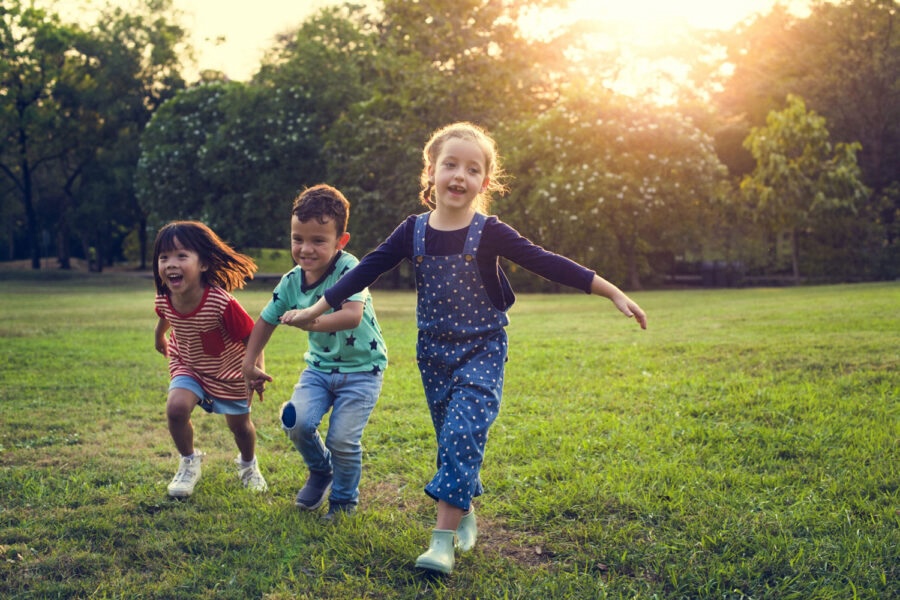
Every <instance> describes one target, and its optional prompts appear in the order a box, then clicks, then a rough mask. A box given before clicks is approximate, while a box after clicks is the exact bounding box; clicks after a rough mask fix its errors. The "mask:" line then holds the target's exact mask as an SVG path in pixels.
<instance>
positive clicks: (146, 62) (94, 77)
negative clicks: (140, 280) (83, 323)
mask: <svg viewBox="0 0 900 600" xmlns="http://www.w3.org/2000/svg"><path fill="white" fill-rule="evenodd" d="M170 6H171V0H154V1H153V2H150V3H148V4H146V6H145V8H144V9H142V10H138V11H137V12H130V13H126V12H124V11H122V10H121V9H110V10H109V11H107V12H104V13H102V14H101V16H100V19H99V21H98V23H97V25H96V26H95V27H94V28H92V29H88V30H85V29H81V28H79V27H77V26H66V25H63V24H62V23H61V22H60V20H59V18H58V17H57V16H56V15H51V14H48V13H46V12H45V11H42V10H38V9H35V8H22V6H21V4H20V3H19V2H18V1H15V2H13V4H12V7H11V8H9V9H3V10H0V16H2V17H3V21H2V30H0V36H2V43H0V54H3V59H4V60H2V61H0V65H2V66H0V74H2V79H0V81H2V86H3V89H5V90H6V92H7V93H5V94H0V135H2V136H4V138H5V141H6V142H7V143H5V144H4V145H3V148H2V151H0V170H2V172H3V173H5V174H6V176H7V177H8V178H9V179H11V180H12V181H14V182H15V184H16V187H17V188H18V189H19V191H20V197H21V200H22V204H23V207H24V210H25V214H26V220H27V223H28V238H29V240H30V243H29V245H30V247H31V256H32V266H34V267H35V268H39V266H40V263H39V260H38V258H37V257H38V256H39V255H40V245H41V244H40V242H39V240H40V238H41V237H42V236H41V235H39V234H40V233H42V232H40V231H39V230H40V229H43V230H45V231H46V230H52V231H54V232H55V233H56V235H57V240H58V241H57V251H58V258H59V261H60V265H61V266H62V267H64V268H67V267H68V266H69V245H70V240H71V238H73V237H74V238H76V239H80V240H81V242H82V246H83V247H84V251H85V254H87V248H88V247H95V248H96V249H97V250H98V252H99V253H100V258H101V259H102V258H103V256H104V255H105V254H108V252H109V246H110V244H111V240H114V239H116V237H117V236H118V237H119V238H121V237H122V236H124V233H121V232H120V231H119V230H120V229H124V230H125V231H127V229H129V228H131V227H132V226H133V224H134V221H136V220H139V219H140V218H141V216H140V215H139V214H137V211H136V204H135V202H134V199H133V198H134V194H133V192H132V181H131V171H132V170H133V168H134V164H135V162H136V160H137V152H136V148H137V144H138V138H139V136H140V133H141V131H142V129H143V126H144V125H145V124H146V122H147V121H148V120H149V117H150V114H151V112H152V111H153V110H154V109H155V108H156V107H157V106H158V105H159V104H160V103H161V102H162V101H163V100H164V99H165V98H166V97H167V96H168V95H169V94H170V92H171V90H172V89H173V88H177V87H178V86H180V85H183V80H181V78H180V76H179V75H178V73H177V67H178V57H177V54H176V52H175V49H176V46H177V45H178V44H179V43H180V40H181V38H182V37H183V35H184V32H183V31H182V30H181V29H180V28H179V27H177V26H175V25H172V24H171V23H170V22H169V21H168V20H167V18H166V11H167V10H169V8H170ZM88 173H90V174H91V180H90V181H86V177H85V176H86V174H88ZM101 182H102V183H101ZM38 202H40V203H38ZM73 226H74V228H75V230H76V231H72V228H73ZM101 264H102V261H101Z"/></svg>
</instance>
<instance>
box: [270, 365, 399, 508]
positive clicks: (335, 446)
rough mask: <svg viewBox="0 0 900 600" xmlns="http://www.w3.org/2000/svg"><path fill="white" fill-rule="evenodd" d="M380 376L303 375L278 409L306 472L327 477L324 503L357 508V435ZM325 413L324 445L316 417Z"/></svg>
mask: <svg viewBox="0 0 900 600" xmlns="http://www.w3.org/2000/svg"><path fill="white" fill-rule="evenodd" d="M382 381H383V374H382V373H378V374H376V375H373V374H372V373H368V372H366V373H322V372H321V371H316V370H315V369H309V368H307V369H306V370H304V371H303V373H302V374H301V375H300V381H299V382H298V383H297V385H296V386H294V393H293V395H292V396H291V399H290V400H288V401H287V402H285V403H284V406H282V407H281V427H282V428H283V429H284V431H285V433H287V436H288V437H289V438H290V439H291V441H292V442H293V443H294V447H295V448H297V451H298V452H300V454H301V455H302V456H303V460H304V462H306V466H307V467H309V470H310V471H319V472H322V473H333V476H334V480H333V482H332V484H331V497H330V500H331V501H332V502H335V503H342V504H357V503H358V502H359V479H360V476H361V475H362V444H361V443H360V440H361V439H362V434H363V429H365V427H366V423H367V422H368V421H369V415H370V414H372V409H374V408H375V403H376V402H377V401H378V395H379V394H380V393H381V384H382ZM329 409H330V410H331V417H330V418H329V422H328V434H327V436H326V438H325V443H324V444H323V443H322V438H321V436H319V429H318V428H319V424H320V423H321V422H322V417H324V416H325V413H327V412H328V411H329Z"/></svg>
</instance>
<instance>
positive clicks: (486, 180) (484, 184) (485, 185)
mask: <svg viewBox="0 0 900 600" xmlns="http://www.w3.org/2000/svg"><path fill="white" fill-rule="evenodd" d="M489 185H491V176H490V175H486V176H485V177H484V181H483V182H482V183H481V191H482V192H483V191H485V190H486V189H488V186H489Z"/></svg>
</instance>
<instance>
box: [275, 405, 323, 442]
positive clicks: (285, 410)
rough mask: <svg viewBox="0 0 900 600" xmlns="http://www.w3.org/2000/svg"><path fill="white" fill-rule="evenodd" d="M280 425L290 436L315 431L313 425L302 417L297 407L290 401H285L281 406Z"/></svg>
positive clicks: (308, 433)
mask: <svg viewBox="0 0 900 600" xmlns="http://www.w3.org/2000/svg"><path fill="white" fill-rule="evenodd" d="M281 427H282V429H284V430H285V431H286V432H287V433H288V435H291V436H293V435H310V434H312V433H314V432H315V431H316V427H315V425H310V424H309V423H307V422H306V421H305V420H304V419H302V418H301V416H300V414H299V413H298V412H297V407H296V406H294V404H293V403H291V402H285V403H284V405H283V406H282V407H281Z"/></svg>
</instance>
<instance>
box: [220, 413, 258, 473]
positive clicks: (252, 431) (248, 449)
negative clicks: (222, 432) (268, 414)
mask: <svg viewBox="0 0 900 600" xmlns="http://www.w3.org/2000/svg"><path fill="white" fill-rule="evenodd" d="M225 421H226V422H227V423H228V427H229V429H231V433H232V434H234V443H235V444H237V447H238V450H240V451H241V460H243V461H244V462H245V463H248V462H250V461H251V460H253V457H254V456H256V427H254V425H253V421H252V420H250V413H247V414H244V415H225Z"/></svg>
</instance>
